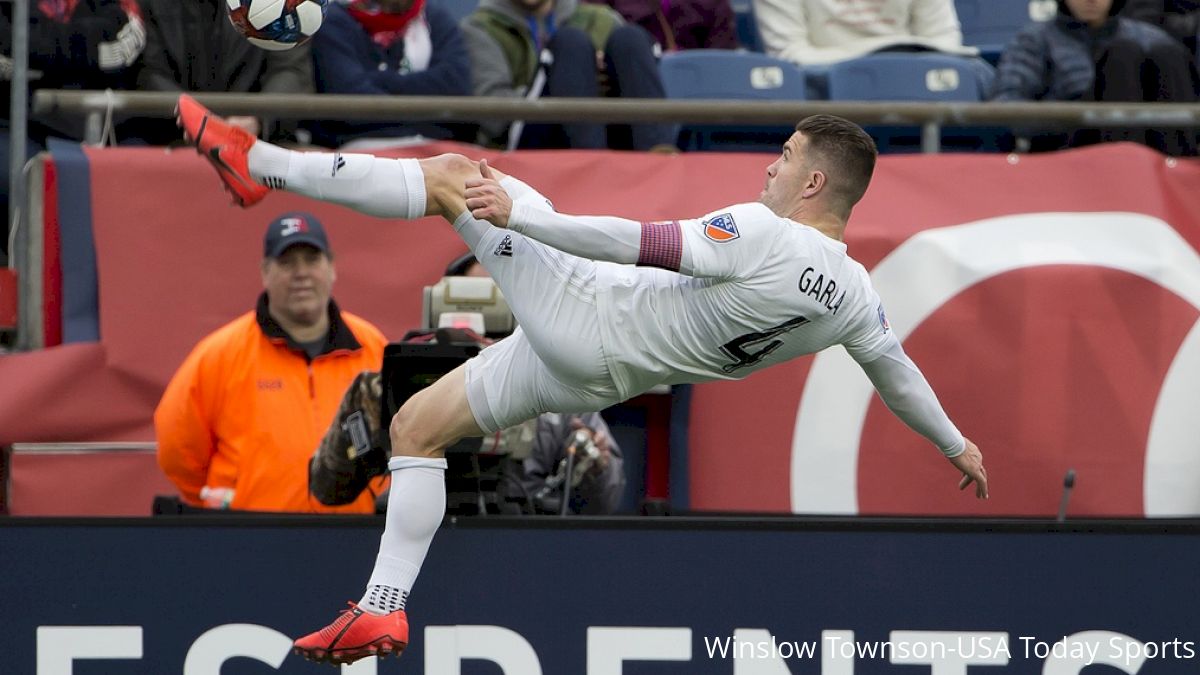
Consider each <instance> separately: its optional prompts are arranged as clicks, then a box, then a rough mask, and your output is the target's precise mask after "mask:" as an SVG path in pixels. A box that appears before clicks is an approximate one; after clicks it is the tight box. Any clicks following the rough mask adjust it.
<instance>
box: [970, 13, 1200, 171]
mask: <svg viewBox="0 0 1200 675" xmlns="http://www.w3.org/2000/svg"><path fill="white" fill-rule="evenodd" d="M1124 5H1125V2H1124V0H1058V14H1057V15H1056V16H1055V18H1054V20H1053V21H1047V22H1044V23H1031V24H1029V25H1027V26H1025V27H1024V28H1022V29H1021V31H1020V32H1019V33H1017V36H1016V38H1014V39H1013V42H1012V44H1010V45H1009V46H1008V48H1007V49H1005V50H1004V54H1003V55H1002V56H1001V58H1000V64H999V65H998V66H997V68H996V78H995V80H994V82H993V85H992V92H991V96H990V98H991V100H993V101H1133V102H1142V101H1174V102H1194V101H1196V100H1197V93H1198V92H1200V76H1198V75H1197V73H1196V66H1195V63H1194V62H1193V61H1192V59H1191V55H1190V54H1188V53H1187V50H1186V49H1185V48H1184V47H1183V45H1181V44H1180V43H1179V42H1178V41H1176V40H1175V39H1174V38H1172V37H1171V36H1170V35H1168V34H1167V33H1166V32H1164V31H1163V30H1162V29H1161V28H1159V27H1157V26H1152V25H1150V24H1148V23H1143V22H1141V21H1136V20H1134V19H1130V18H1127V17H1124V16H1118V14H1119V12H1120V11H1121V10H1122V8H1123V6H1124ZM1025 133H1028V134H1030V135H1031V137H1032V138H1031V147H1032V149H1035V150H1053V149H1057V148H1060V147H1064V146H1066V145H1070V146H1077V145H1086V144H1089V143H1094V142H1097V141H1112V140H1132V141H1137V142H1141V143H1145V144H1146V145H1149V146H1151V147H1153V148H1156V149H1158V150H1160V151H1161V152H1164V153H1166V154H1169V155H1194V154H1196V135H1195V132H1194V131H1191V130H1181V129H1176V130H1171V129H1162V128H1158V129H1153V130H1151V129H1105V130H1095V129H1080V130H1076V131H1075V132H1074V133H1072V134H1061V133H1044V132H1032V131H1028V130H1027V131H1026V132H1025Z"/></svg>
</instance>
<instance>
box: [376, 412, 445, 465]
mask: <svg viewBox="0 0 1200 675" xmlns="http://www.w3.org/2000/svg"><path fill="white" fill-rule="evenodd" d="M414 407H415V406H413V405H410V404H409V403H406V404H404V405H402V406H400V410H398V411H396V414H395V415H392V422H391V424H390V425H389V426H388V436H389V437H390V439H391V441H392V455H393V456H396V455H404V456H409V457H439V456H441V448H440V447H438V445H437V441H436V437H435V434H434V430H433V429H429V428H428V425H427V424H423V423H422V421H421V417H420V416H419V415H417V414H416V412H415V410H414Z"/></svg>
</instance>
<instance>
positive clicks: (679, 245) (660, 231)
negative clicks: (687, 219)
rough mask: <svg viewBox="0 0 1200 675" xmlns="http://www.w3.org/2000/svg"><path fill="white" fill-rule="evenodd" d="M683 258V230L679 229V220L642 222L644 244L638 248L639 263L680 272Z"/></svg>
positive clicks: (644, 265)
mask: <svg viewBox="0 0 1200 675" xmlns="http://www.w3.org/2000/svg"><path fill="white" fill-rule="evenodd" d="M682 259H683V232H682V230H680V229H679V221H678V220H672V221H669V222H665V223H642V245H641V248H640V249H639V250H638V261H637V264H638V265H641V266H643V267H661V268H663V269H665V270H671V271H672V272H678V271H679V262H680V260H682Z"/></svg>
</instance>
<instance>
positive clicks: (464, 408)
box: [294, 365, 482, 663]
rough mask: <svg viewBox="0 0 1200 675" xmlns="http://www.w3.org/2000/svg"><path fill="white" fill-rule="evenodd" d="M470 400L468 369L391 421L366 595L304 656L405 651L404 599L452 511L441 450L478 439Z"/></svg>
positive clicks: (345, 658)
mask: <svg viewBox="0 0 1200 675" xmlns="http://www.w3.org/2000/svg"><path fill="white" fill-rule="evenodd" d="M481 433H482V432H481V431H480V429H479V425H478V424H477V423H476V422H475V417H474V415H473V414H472V413H471V408H470V405H469V403H468V402H467V387H466V366H465V365H464V366H459V367H458V368H455V369H454V370H452V371H450V372H449V373H447V374H446V375H444V376H442V377H441V378H440V379H438V380H437V381H436V382H434V383H433V384H432V385H430V386H429V387H426V388H425V389H422V390H421V391H419V392H417V393H416V394H414V395H413V396H412V397H411V398H409V399H408V401H406V402H405V403H404V405H403V406H401V408H400V411H399V412H397V413H396V415H395V417H393V418H392V423H391V427H390V428H389V436H390V437H391V441H392V458H391V459H390V460H389V461H388V470H389V471H390V472H391V475H392V486H391V488H390V489H389V491H388V506H387V517H386V520H385V521H384V522H385V524H384V529H383V535H382V536H381V537H380V538H379V555H378V556H377V557H376V558H375V568H374V570H373V571H372V572H371V578H370V579H369V580H368V581H367V589H366V592H365V593H364V594H363V597H362V599H361V600H359V601H358V602H357V603H351V605H350V609H348V610H345V611H343V612H342V613H341V615H340V616H338V618H337V619H336V620H335V621H334V622H333V623H332V624H330V625H328V626H326V627H325V628H322V629H321V630H318V631H316V632H314V633H311V634H309V635H305V636H304V637H302V638H300V639H298V640H296V642H295V644H294V648H295V651H296V653H297V654H300V655H301V656H304V657H306V658H309V659H312V660H316V661H324V662H329V663H351V662H353V661H357V660H359V659H361V658H365V657H367V656H375V655H379V656H383V655H385V654H391V653H394V654H397V655H398V654H399V653H400V652H401V651H403V650H404V648H405V647H406V646H407V645H408V616H407V614H405V604H406V601H407V599H408V594H409V591H411V590H412V587H413V584H414V582H415V581H416V579H417V574H418V573H419V572H420V570H421V565H422V564H423V563H424V562H425V554H426V553H427V552H428V551H429V545H430V543H431V542H432V541H433V535H434V534H435V533H436V532H437V528H438V526H439V525H441V523H442V517H443V516H444V515H445V513H446V475H445V474H446V460H445V459H444V458H443V456H442V450H443V449H444V448H445V447H446V446H448V445H450V444H451V443H453V442H454V441H456V440H458V439H459V438H462V437H464V436H479V435H480V434H481Z"/></svg>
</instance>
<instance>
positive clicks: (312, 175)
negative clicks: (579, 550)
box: [249, 141, 425, 218]
mask: <svg viewBox="0 0 1200 675" xmlns="http://www.w3.org/2000/svg"><path fill="white" fill-rule="evenodd" d="M249 168H250V176H251V177H252V178H254V180H256V181H258V182H260V183H262V184H263V185H266V186H267V187H271V188H275V189H279V190H288V191H289V192H295V193H296V194H301V195H304V196H306V197H312V198H314V199H319V200H321V201H325V202H330V203H332V204H340V205H342V206H348V207H350V208H352V209H354V210H355V211H358V212H360V213H365V214H367V215H370V216H378V217H380V218H420V217H422V216H424V215H425V176H424V174H423V172H422V171H421V165H420V163H418V162H417V160H415V159H383V158H381V157H373V156H371V155H360V154H342V153H340V152H297V151H295V150H288V149H286V148H281V147H279V146H277V145H272V144H270V143H266V142H263V141H259V142H257V143H255V144H254V146H253V147H252V148H250V153H249Z"/></svg>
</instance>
